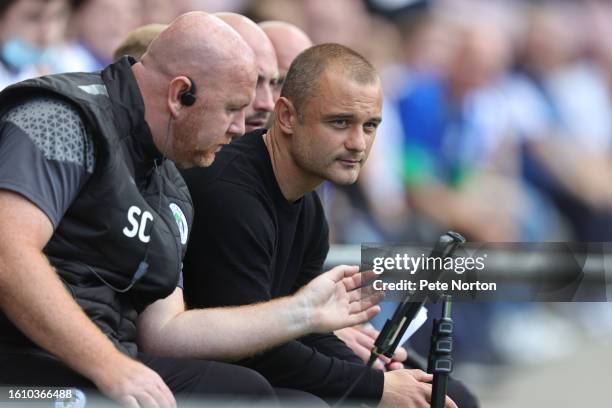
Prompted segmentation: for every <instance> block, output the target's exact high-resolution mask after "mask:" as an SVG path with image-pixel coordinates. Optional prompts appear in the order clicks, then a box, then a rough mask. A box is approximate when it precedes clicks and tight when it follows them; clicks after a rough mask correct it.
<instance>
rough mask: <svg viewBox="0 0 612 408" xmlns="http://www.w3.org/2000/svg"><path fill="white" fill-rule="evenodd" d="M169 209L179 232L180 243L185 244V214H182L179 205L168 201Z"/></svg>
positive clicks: (187, 228)
mask: <svg viewBox="0 0 612 408" xmlns="http://www.w3.org/2000/svg"><path fill="white" fill-rule="evenodd" d="M170 211H172V215H173V216H174V221H176V225H178V228H179V232H180V233H181V244H183V245H185V244H186V243H187V232H188V231H189V227H187V219H186V218H185V214H183V211H182V210H181V207H179V206H178V205H176V204H174V203H170Z"/></svg>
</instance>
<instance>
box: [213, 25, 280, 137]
mask: <svg viewBox="0 0 612 408" xmlns="http://www.w3.org/2000/svg"><path fill="white" fill-rule="evenodd" d="M215 16H216V17H219V18H220V19H221V20H223V21H224V22H226V23H227V24H229V25H230V26H231V27H232V28H233V29H234V30H236V31H237V32H238V34H240V36H241V37H242V38H243V39H244V40H245V41H246V43H247V44H248V45H249V46H250V47H251V49H252V50H253V52H254V53H255V63H256V65H257V74H258V77H257V89H256V91H255V99H254V100H253V102H252V103H251V105H250V106H249V107H248V108H247V113H246V131H247V132H250V131H252V130H255V129H258V128H261V127H264V126H265V125H266V123H267V121H268V118H269V117H270V116H271V114H272V112H273V110H274V96H273V87H274V85H275V83H276V81H277V78H278V65H277V60H276V53H275V51H274V46H273V45H272V42H271V41H270V39H269V38H268V36H267V35H266V33H265V32H264V31H263V30H262V29H261V27H259V26H258V25H257V24H255V22H254V21H253V20H250V19H248V18H247V17H245V16H242V15H240V14H236V13H216V14H215Z"/></svg>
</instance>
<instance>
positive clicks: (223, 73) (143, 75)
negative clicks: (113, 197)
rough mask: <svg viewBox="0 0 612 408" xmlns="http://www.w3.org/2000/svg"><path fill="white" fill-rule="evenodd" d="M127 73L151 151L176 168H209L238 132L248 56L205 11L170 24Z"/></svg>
mask: <svg viewBox="0 0 612 408" xmlns="http://www.w3.org/2000/svg"><path fill="white" fill-rule="evenodd" d="M132 71H133V72H134V75H135V77H136V81H137V82H138V86H139V88H140V91H141V94H142V97H143V100H144V103H145V119H146V121H147V123H148V124H149V127H150V129H151V133H152V135H153V140H154V142H155V145H156V146H157V148H158V149H159V150H160V151H161V152H162V154H164V155H166V156H167V157H168V158H170V159H172V160H173V161H174V162H175V163H177V165H179V166H181V167H191V166H194V165H195V166H208V165H210V164H211V163H212V161H213V160H214V157H215V153H216V152H217V151H218V150H219V149H220V148H221V146H222V145H223V144H227V143H229V142H230V140H231V139H232V138H233V137H236V136H239V135H242V134H243V133H244V117H245V112H246V108H247V106H249V104H250V103H251V101H252V99H253V91H254V89H255V81H256V78H257V71H256V66H255V57H254V54H253V51H252V50H251V48H250V47H249V46H248V45H247V43H246V42H245V41H244V40H243V39H242V38H241V37H240V35H238V33H236V31H235V30H233V29H232V28H231V27H230V26H229V25H227V24H226V23H224V22H223V21H221V20H220V19H218V18H217V17H214V16H212V15H209V14H207V13H204V12H191V13H187V14H183V15H181V16H179V17H177V18H176V19H175V20H174V21H173V22H172V23H170V25H169V26H168V28H166V29H165V30H163V31H162V32H161V33H160V34H159V35H158V36H157V37H156V38H155V39H154V40H153V42H152V43H151V44H150V46H149V49H148V50H147V52H146V53H145V54H144V55H143V57H142V60H141V62H140V63H137V64H134V65H133V66H132ZM186 93H190V94H192V95H193V98H190V99H192V100H191V101H188V100H187V99H186V98H185V97H184V95H185V94H186Z"/></svg>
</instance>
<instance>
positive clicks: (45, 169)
mask: <svg viewBox="0 0 612 408" xmlns="http://www.w3.org/2000/svg"><path fill="white" fill-rule="evenodd" d="M93 168H94V143H93V141H92V138H91V136H90V135H88V133H87V132H86V130H85V126H84V124H83V122H82V120H81V118H80V116H79V113H78V112H77V111H76V109H75V108H74V107H73V106H71V105H70V104H69V103H67V102H65V101H63V100H61V99H56V98H51V97H40V98H34V99H29V100H27V101H25V102H23V103H21V104H19V105H17V106H15V107H14V108H11V109H9V110H8V111H6V113H5V114H4V115H3V116H2V118H1V119H0V189H5V190H11V191H13V192H16V193H19V194H21V195H22V196H24V197H26V198H27V199H28V200H30V201H31V202H33V203H34V204H35V205H36V206H37V207H38V208H40V209H41V210H42V211H43V212H44V213H45V214H46V215H47V217H49V219H50V220H51V223H52V224H53V227H54V228H56V227H57V226H58V224H59V222H60V220H61V218H62V217H63V215H64V213H65V212H66V210H67V209H68V207H70V205H71V203H72V202H73V201H74V199H75V197H76V196H77V195H78V193H79V191H80V190H81V188H82V186H83V184H85V182H86V181H87V180H88V178H89V176H90V175H91V173H92V172H93Z"/></svg>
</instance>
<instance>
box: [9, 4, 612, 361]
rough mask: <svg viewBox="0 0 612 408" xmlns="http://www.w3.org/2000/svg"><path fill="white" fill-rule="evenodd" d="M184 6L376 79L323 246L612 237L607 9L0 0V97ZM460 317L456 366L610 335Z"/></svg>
mask: <svg viewBox="0 0 612 408" xmlns="http://www.w3.org/2000/svg"><path fill="white" fill-rule="evenodd" d="M190 10H204V11H209V12H216V11H235V12H238V13H242V14H245V15H247V16H249V17H251V18H252V19H253V20H255V21H256V22H259V21H263V20H283V21H287V22H290V23H293V24H296V25H297V26H299V27H301V28H302V29H304V30H305V31H306V32H307V33H308V34H309V35H310V37H311V38H312V40H313V41H314V43H323V42H338V43H341V44H344V45H347V46H349V47H352V48H354V49H355V50H357V51H359V52H360V53H362V54H363V55H364V56H366V58H368V59H369V60H370V61H372V62H373V63H374V64H375V66H376V67H377V68H378V69H379V72H380V73H381V75H382V78H383V82H384V86H385V90H386V95H385V96H386V99H385V103H384V113H383V122H382V125H381V127H380V128H379V131H378V133H377V140H376V142H375V144H374V147H373V149H372V152H371V155H370V158H369V160H368V163H367V165H366V166H365V168H364V172H363V174H362V177H361V178H360V180H359V182H358V183H357V184H356V185H353V186H349V187H340V188H339V187H335V186H331V185H324V186H323V188H322V189H321V191H320V194H321V197H322V200H323V202H324V205H325V207H326V211H327V214H328V219H329V222H330V227H331V234H332V243H336V244H360V243H362V242H391V241H394V242H400V241H402V242H417V241H418V242H434V241H435V240H436V239H437V237H438V236H439V235H440V233H441V232H444V231H446V230H448V229H454V230H456V231H459V232H461V233H462V234H463V235H464V236H465V237H466V238H467V239H468V240H471V241H495V242H511V241H521V242H530V241H583V242H602V241H612V2H610V1H606V0H599V1H598V0H582V1H580V0H575V1H562V0H554V1H553V0H551V1H527V0H513V1H512V0H506V1H500V0H480V1H478V0H438V1H435V0H431V1H418V0H416V1H415V0H412V1H410V0H403V1H401V0H394V1H391V0H367V1H366V0H304V1H294V0H257V1H249V0H174V1H166V0H14V1H4V0H3V1H0V46H1V55H0V89H1V88H4V87H5V86H7V85H9V84H11V83H14V82H17V81H19V80H22V79H25V78H28V77H33V76H38V75H42V74H47V73H59V72H66V71H91V70H96V69H100V68H102V67H103V66H105V65H107V64H108V63H110V62H112V61H111V59H112V55H113V53H114V51H115V49H116V48H117V46H118V45H119V44H120V43H121V42H122V41H123V40H124V39H125V37H126V36H127V34H128V33H129V32H130V31H132V30H133V29H135V28H137V27H139V26H142V25H144V24H149V23H168V22H170V21H171V20H172V19H173V18H174V17H176V16H177V15H179V14H181V13H184V12H186V11H190ZM464 306H465V309H466V310H464V311H461V310H459V311H458V313H463V315H461V314H460V315H459V316H463V317H461V319H462V320H461V322H460V324H461V325H464V327H467V329H465V330H464V331H465V333H461V332H459V333H458V336H459V338H458V339H457V340H458V345H459V349H458V353H459V358H460V359H461V360H462V361H479V362H484V363H491V362H494V363H499V362H507V361H511V360H514V361H519V362H521V363H523V362H530V360H531V362H534V360H537V358H536V357H537V356H540V357H542V356H544V357H546V356H547V355H551V356H555V355H559V354H562V353H567V352H571V347H570V346H569V344H571V341H570V342H569V343H568V342H562V341H560V340H559V339H560V338H561V336H565V337H564V338H569V339H571V338H573V337H575V336H577V335H578V332H580V331H581V330H580V329H584V328H586V332H591V331H593V332H596V333H597V336H599V334H600V332H599V331H600V330H604V329H605V330H608V332H609V330H610V328H611V327H612V313H611V311H610V308H609V306H608V305H607V304H602V305H590V306H588V307H587V306H586V305H571V306H572V307H569V306H570V305H535V304H532V305H524V304H523V305H517V304H513V305H505V306H504V305H502V304H500V305H495V306H491V305H489V306H486V307H485V306H483V305H479V306H476V305H471V306H470V305H464ZM509 311H510V312H509ZM517 312H520V314H518V313H517ZM576 316H578V319H574V317H576ZM606 316H607V320H606ZM570 317H571V318H570ZM458 318H459V317H458ZM602 319H603V321H607V322H608V323H607V328H606V324H604V325H601V324H599V323H594V321H595V320H596V321H597V322H600V321H602ZM570 320H571V321H572V322H571V324H570ZM470 322H472V323H470ZM497 326H500V327H501V326H503V329H499V330H497V329H496V327H497ZM598 330H599V331H598ZM427 335H428V334H427V333H425V336H423V338H424V339H426V338H427ZM461 336H464V338H462V337H461ZM551 336H552V337H551ZM551 339H552V340H551ZM554 339H557V340H554ZM417 342H418V339H417ZM423 342H425V340H424V341H423ZM555 348H556V349H555ZM462 353H463V354H462ZM483 360H484V361H483Z"/></svg>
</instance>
